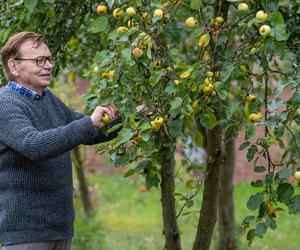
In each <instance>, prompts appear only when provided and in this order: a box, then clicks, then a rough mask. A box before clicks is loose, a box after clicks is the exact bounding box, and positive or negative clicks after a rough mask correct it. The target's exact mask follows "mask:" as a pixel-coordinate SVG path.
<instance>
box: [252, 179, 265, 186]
mask: <svg viewBox="0 0 300 250" xmlns="http://www.w3.org/2000/svg"><path fill="white" fill-rule="evenodd" d="M251 186H252V187H263V186H264V182H263V181H262V180H256V181H251Z"/></svg>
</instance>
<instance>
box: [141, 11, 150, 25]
mask: <svg viewBox="0 0 300 250" xmlns="http://www.w3.org/2000/svg"><path fill="white" fill-rule="evenodd" d="M141 19H142V21H143V22H145V23H148V22H149V21H150V15H149V13H148V12H143V13H142V16H141Z"/></svg>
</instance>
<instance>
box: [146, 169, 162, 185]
mask: <svg viewBox="0 0 300 250" xmlns="http://www.w3.org/2000/svg"><path fill="white" fill-rule="evenodd" d="M159 183H160V180H159V178H158V175H157V174H156V173H155V172H154V171H149V172H148V173H147V175H146V186H147V188H151V187H153V186H154V187H158V184H159Z"/></svg>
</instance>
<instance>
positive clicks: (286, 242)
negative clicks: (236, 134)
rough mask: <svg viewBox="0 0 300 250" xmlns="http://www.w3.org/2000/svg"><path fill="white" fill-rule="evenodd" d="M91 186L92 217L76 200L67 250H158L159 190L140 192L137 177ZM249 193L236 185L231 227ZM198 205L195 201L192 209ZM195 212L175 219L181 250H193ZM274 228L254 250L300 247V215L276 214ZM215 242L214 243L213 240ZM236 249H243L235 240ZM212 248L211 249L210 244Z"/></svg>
mask: <svg viewBox="0 0 300 250" xmlns="http://www.w3.org/2000/svg"><path fill="white" fill-rule="evenodd" d="M88 180H89V184H90V186H91V187H92V190H93V191H92V193H93V201H94V204H95V206H96V212H95V215H94V216H92V217H91V218H87V217H86V216H84V214H83V211H82V208H81V205H80V203H79V200H78V198H76V200H75V205H76V210H77V219H76V223H75V228H76V229H75V230H76V235H75V238H74V241H73V248H72V250H111V249H112V250H156V249H158V250H162V249H163V242H164V240H163V237H162V222H161V220H162V218H161V207H160V200H159V197H160V194H159V190H158V189H151V191H150V192H140V187H141V185H143V181H142V179H139V178H134V179H128V178H124V177H122V176H121V175H120V174H112V175H99V174H94V175H91V176H89V178H88ZM251 192H253V189H252V188H251V186H250V185H249V183H246V182H245V183H240V184H238V185H236V186H235V195H234V196H235V197H234V198H235V207H236V223H237V224H239V223H240V222H241V220H242V219H243V218H244V217H245V216H247V215H249V211H248V210H247V208H246V206H245V204H246V202H247V199H248V197H249V196H250V194H251ZM199 207H200V199H199V200H198V201H197V202H196V207H194V208H193V210H196V208H199ZM197 217H198V213H197V212H195V213H192V214H190V215H187V216H183V217H181V218H180V219H179V226H180V229H181V232H182V234H181V239H182V246H183V250H190V249H192V243H193V240H194V236H195V229H196V224H197V220H198V218H197ZM277 222H278V228H277V230H276V231H275V232H273V231H269V232H268V233H267V235H266V236H265V237H264V238H263V239H258V238H256V240H255V242H254V243H253V246H252V248H251V249H254V250H282V249H285V250H297V249H299V244H300V237H299V233H298V232H299V231H300V223H299V217H298V216H297V217H296V216H293V215H288V214H287V212H280V213H278V220H277ZM214 241H215V242H216V240H214ZM239 245H240V247H239V249H248V247H247V243H246V241H245V239H244V238H243V237H239ZM212 249H215V247H214V244H213V246H212Z"/></svg>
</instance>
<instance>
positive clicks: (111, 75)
mask: <svg viewBox="0 0 300 250" xmlns="http://www.w3.org/2000/svg"><path fill="white" fill-rule="evenodd" d="M114 75H115V71H114V70H110V71H108V72H107V76H108V77H113V76H114Z"/></svg>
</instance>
